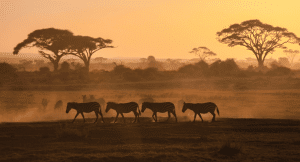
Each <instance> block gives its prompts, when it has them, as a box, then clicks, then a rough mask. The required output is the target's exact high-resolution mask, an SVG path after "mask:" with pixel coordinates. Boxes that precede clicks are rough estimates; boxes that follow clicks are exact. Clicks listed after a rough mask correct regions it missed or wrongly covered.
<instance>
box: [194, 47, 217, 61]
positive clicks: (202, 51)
mask: <svg viewBox="0 0 300 162" xmlns="http://www.w3.org/2000/svg"><path fill="white" fill-rule="evenodd" d="M190 53H194V54H195V55H196V56H199V58H200V60H202V61H204V60H205V58H206V57H208V56H216V55H217V54H216V53H214V52H212V51H211V50H210V49H208V48H207V47H198V48H193V50H192V51H190Z"/></svg>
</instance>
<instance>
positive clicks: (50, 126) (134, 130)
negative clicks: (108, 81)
mask: <svg viewBox="0 0 300 162" xmlns="http://www.w3.org/2000/svg"><path fill="white" fill-rule="evenodd" d="M164 120H165V118H159V121H160V123H153V122H152V120H151V118H147V117H143V118H141V123H138V124H133V123H130V122H131V121H133V118H126V123H125V124H123V123H122V120H121V119H119V121H118V122H119V123H115V124H113V123H110V122H111V121H113V118H105V121H106V123H105V124H103V123H101V122H99V123H97V124H93V123H92V122H93V121H94V119H88V120H87V123H85V124H83V123H82V122H83V121H82V119H81V118H79V119H77V120H76V121H75V123H74V124H71V123H70V121H71V120H64V121H53V122H36V123H34V122H31V123H1V124H0V154H1V156H0V161H10V162H11V161H300V156H299V155H300V121H299V120H285V119H280V120H279V119H230V118H217V121H216V122H214V123H210V122H208V121H205V122H204V123H201V122H199V121H198V122H196V123H192V122H179V123H175V122H174V120H173V119H172V120H170V121H169V122H168V123H166V122H163V121H164ZM179 121H183V120H181V119H179Z"/></svg>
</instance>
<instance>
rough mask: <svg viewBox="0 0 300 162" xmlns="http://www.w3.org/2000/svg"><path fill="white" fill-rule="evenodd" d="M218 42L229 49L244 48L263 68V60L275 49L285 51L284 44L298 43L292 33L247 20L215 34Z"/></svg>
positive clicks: (299, 40)
mask: <svg viewBox="0 0 300 162" xmlns="http://www.w3.org/2000/svg"><path fill="white" fill-rule="evenodd" d="M217 36H218V38H217V39H218V41H219V42H221V43H224V44H228V46H229V47H234V46H237V45H239V46H244V47H246V48H247V50H250V51H252V52H253V54H254V55H255V57H256V59H257V61H258V67H259V68H263V66H264V61H265V58H266V57H267V55H268V54H270V53H271V54H272V53H273V52H274V51H275V49H276V48H282V49H285V48H286V46H285V44H286V43H292V44H295V43H299V42H300V38H298V37H297V36H296V35H295V34H294V33H292V32H288V30H287V29H286V28H281V27H273V26H272V25H269V24H264V23H262V22H260V21H259V20H248V21H244V22H242V23H241V24H233V25H230V27H229V28H226V29H223V30H222V31H220V32H217Z"/></svg>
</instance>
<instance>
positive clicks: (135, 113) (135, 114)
mask: <svg viewBox="0 0 300 162" xmlns="http://www.w3.org/2000/svg"><path fill="white" fill-rule="evenodd" d="M133 113H134V116H135V118H134V122H133V123H135V122H136V118H137V116H138V114H137V112H135V111H133Z"/></svg>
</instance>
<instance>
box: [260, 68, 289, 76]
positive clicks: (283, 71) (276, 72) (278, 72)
mask: <svg viewBox="0 0 300 162" xmlns="http://www.w3.org/2000/svg"><path fill="white" fill-rule="evenodd" d="M291 74H292V70H291V69H289V68H287V67H282V66H279V67H273V68H272V69H271V70H269V71H268V72H267V73H266V75H268V76H284V75H291Z"/></svg>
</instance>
